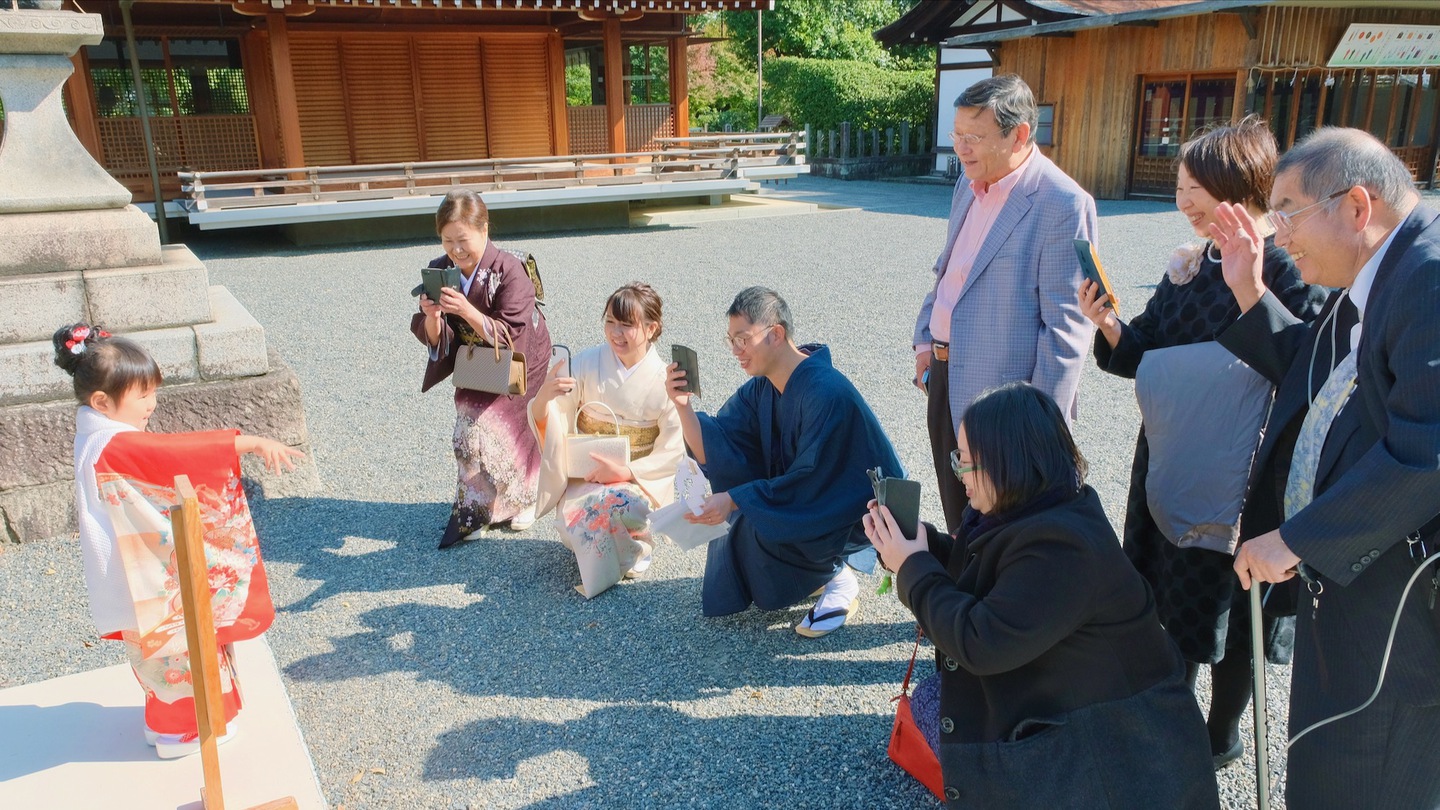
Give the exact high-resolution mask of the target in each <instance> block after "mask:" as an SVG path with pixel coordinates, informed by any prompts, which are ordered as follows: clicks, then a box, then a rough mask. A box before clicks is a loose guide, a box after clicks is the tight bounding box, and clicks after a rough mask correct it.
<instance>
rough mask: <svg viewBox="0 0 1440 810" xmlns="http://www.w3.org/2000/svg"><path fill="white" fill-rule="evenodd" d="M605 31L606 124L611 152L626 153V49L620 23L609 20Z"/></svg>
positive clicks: (605, 24) (606, 22)
mask: <svg viewBox="0 0 1440 810" xmlns="http://www.w3.org/2000/svg"><path fill="white" fill-rule="evenodd" d="M604 26H605V28H604V31H605V123H606V124H607V127H606V131H607V132H608V133H609V135H610V144H609V148H610V151H611V152H625V151H628V150H626V148H625V101H626V99H625V78H624V77H625V59H624V57H625V47H624V45H623V44H622V43H621V42H620V21H619V20H617V19H615V18H613V17H612V18H609V19H607V20H605V23H604Z"/></svg>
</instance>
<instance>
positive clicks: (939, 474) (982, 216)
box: [913, 75, 1096, 530]
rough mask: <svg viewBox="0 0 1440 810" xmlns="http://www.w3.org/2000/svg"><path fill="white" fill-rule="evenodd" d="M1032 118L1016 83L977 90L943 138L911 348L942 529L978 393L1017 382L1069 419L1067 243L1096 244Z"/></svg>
mask: <svg viewBox="0 0 1440 810" xmlns="http://www.w3.org/2000/svg"><path fill="white" fill-rule="evenodd" d="M1037 118H1038V112H1037V109H1036V106H1035V96H1034V95H1033V94H1032V93H1031V92H1030V88H1029V87H1028V86H1027V85H1026V84H1025V82H1023V81H1021V80H1020V77H1018V76H1015V75H1004V76H995V77H992V78H989V79H985V80H983V81H979V82H976V83H975V84H973V85H971V86H970V87H968V88H966V90H965V92H964V93H961V94H960V97H959V98H958V99H956V100H955V130H954V132H952V133H951V138H952V139H953V140H954V142H955V154H956V155H958V156H959V158H960V164H961V165H962V166H963V167H964V169H965V176H964V177H961V178H960V181H959V182H958V183H956V184H955V196H954V198H953V199H952V201H951V205H950V228H949V232H948V234H947V238H946V240H945V249H944V250H943V251H941V252H940V257H939V259H938V260H936V262H935V267H934V271H933V272H934V273H935V286H934V287H933V288H932V289H931V290H930V293H929V295H927V296H925V302H924V304H922V305H921V307H920V316H919V318H917V319H916V322H915V334H914V338H913V343H914V346H915V380H916V385H918V386H919V387H920V388H921V390H922V391H925V392H926V394H927V396H928V397H929V407H928V413H927V419H926V421H927V423H928V426H929V429H930V446H931V450H932V453H933V455H934V460H935V475H936V478H937V479H938V482H939V489H940V502H941V504H942V505H943V506H944V508H945V522H946V524H948V527H949V528H950V529H951V530H954V529H955V528H956V527H957V526H959V525H960V517H961V515H962V513H963V512H964V511H965V506H966V504H967V502H968V501H967V499H966V497H965V489H964V487H963V486H962V485H961V484H960V481H959V480H958V478H957V477H956V476H955V474H954V472H953V471H952V470H951V453H952V451H954V449H955V434H956V432H957V431H958V429H959V424H960V417H961V416H962V415H963V414H964V413H965V409H966V408H967V407H969V406H970V403H971V402H972V401H973V400H974V399H975V398H976V397H978V396H979V395H980V394H981V392H983V391H985V390H986V389H988V388H992V387H994V386H997V385H1000V384H1002V383H1006V382H1011V381H1013V380H1025V381H1028V382H1030V383H1032V384H1034V385H1035V386H1036V387H1037V388H1039V389H1040V390H1042V391H1044V392H1045V393H1047V394H1049V395H1050V396H1051V397H1052V398H1054V400H1055V402H1056V404H1058V405H1059V406H1060V409H1061V411H1063V412H1064V413H1065V415H1066V418H1067V419H1069V420H1073V419H1074V418H1075V412H1076V403H1077V401H1078V391H1079V386H1080V370H1081V367H1082V363H1081V360H1082V358H1083V357H1084V356H1085V354H1086V352H1087V351H1088V350H1089V345H1090V338H1091V333H1092V330H1093V328H1094V327H1093V326H1092V325H1091V324H1090V322H1089V321H1088V320H1086V319H1085V316H1084V315H1083V314H1082V313H1081V311H1080V307H1079V304H1078V303H1077V299H1076V295H1075V291H1076V289H1077V288H1078V287H1079V286H1080V278H1081V275H1080V263H1079V261H1078V259H1077V258H1076V256H1075V248H1074V244H1073V241H1072V240H1075V239H1088V240H1089V241H1091V242H1094V241H1096V240H1095V200H1094V199H1092V198H1091V197H1090V195H1089V194H1087V193H1086V192H1085V190H1084V189H1082V188H1080V186H1079V185H1077V184H1076V183H1075V181H1074V180H1072V179H1070V177H1069V176H1068V175H1066V174H1065V173H1064V172H1062V171H1060V169H1059V168H1058V167H1057V166H1056V165H1055V164H1054V163H1052V162H1050V159H1049V158H1047V157H1045V156H1044V155H1043V154H1041V153H1040V150H1039V149H1037V148H1036V146H1035V140H1034V131H1035V123H1036V119H1037Z"/></svg>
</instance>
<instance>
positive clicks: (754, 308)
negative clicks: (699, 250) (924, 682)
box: [669, 287, 904, 638]
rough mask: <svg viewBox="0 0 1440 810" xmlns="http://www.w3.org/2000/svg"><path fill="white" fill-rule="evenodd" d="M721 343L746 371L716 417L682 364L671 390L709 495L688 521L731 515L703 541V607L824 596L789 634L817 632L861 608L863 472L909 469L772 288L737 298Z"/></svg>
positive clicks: (865, 544) (866, 481) (866, 556)
mask: <svg viewBox="0 0 1440 810" xmlns="http://www.w3.org/2000/svg"><path fill="white" fill-rule="evenodd" d="M727 314H728V316H729V319H730V324H729V327H730V328H729V331H728V332H727V334H726V335H725V343H726V346H727V347H728V348H729V350H730V352H731V353H732V354H734V355H735V359H736V360H737V361H739V363H740V368H742V369H744V370H745V373H746V374H749V375H750V377H751V379H750V381H749V382H746V383H745V384H744V385H742V386H740V389H739V390H738V391H736V392H735V394H734V395H733V396H732V397H730V399H729V400H727V401H726V402H725V404H724V405H723V406H722V407H721V408H720V411H719V412H718V413H716V414H715V415H714V416H711V415H709V414H704V413H700V414H697V413H696V412H695V411H694V410H693V409H692V408H691V407H690V395H689V394H687V393H685V389H684V385H685V381H684V376H685V375H684V372H682V371H679V370H677V369H676V368H675V367H674V366H672V367H671V373H670V389H669V390H670V398H671V399H672V400H673V401H674V402H675V407H676V410H677V411H678V412H679V414H680V427H681V430H682V432H683V433H684V434H685V444H686V445H687V446H688V447H689V449H690V453H691V455H693V456H694V457H695V460H696V461H697V462H699V463H700V466H701V468H702V469H703V470H704V471H705V474H706V475H707V476H708V477H709V478H710V483H711V486H712V488H713V490H714V494H713V495H711V496H710V497H709V498H708V499H706V501H705V504H704V507H703V509H702V511H701V513H700V514H699V515H688V514H687V515H686V519H687V520H689V521H690V522H692V523H704V524H711V525H717V524H719V523H721V522H724V521H726V520H728V521H730V529H729V531H728V533H727V534H726V535H725V536H724V537H721V538H720V539H718V540H715V541H713V542H711V543H710V546H709V548H708V550H707V552H708V556H707V557H706V560H705V582H704V585H703V588H702V591H701V607H702V609H703V611H704V613H705V615H706V616H725V615H728V614H731V613H738V612H740V611H742V610H745V609H746V608H748V607H749V606H750V605H751V604H754V605H755V606H756V607H759V608H761V609H762V610H779V609H781V608H786V607H790V606H791V605H794V604H796V603H798V602H800V601H802V600H804V599H805V598H807V597H809V596H813V595H815V594H817V593H818V594H819V597H820V598H819V600H818V601H817V602H816V603H815V606H814V607H813V608H811V609H810V611H809V612H808V613H806V614H805V616H804V617H803V618H802V619H801V620H800V621H799V623H798V624H796V626H795V632H796V633H799V634H800V635H802V636H805V637H807V638H818V637H820V636H823V635H826V634H827V633H830V632H832V631H834V630H836V629H838V628H839V627H840V626H841V625H843V624H845V622H846V621H847V620H849V619H850V618H851V617H852V616H853V615H854V614H855V610H856V608H857V607H858V603H859V595H860V582H859V580H858V579H857V578H856V576H855V574H854V573H853V572H852V571H851V567H852V566H853V567H855V568H859V569H860V570H862V571H866V572H869V571H870V570H872V569H873V567H874V564H875V551H874V549H873V548H871V547H870V541H869V540H868V539H867V538H866V537H865V530H864V527H863V526H862V525H861V522H860V521H861V518H862V517H863V516H864V514H865V505H866V503H868V502H869V500H870V497H871V494H872V492H873V489H872V488H871V485H870V478H869V476H868V475H867V474H866V470H868V469H871V468H874V467H879V468H880V470H881V472H882V473H883V474H884V475H886V476H893V477H901V476H903V475H904V472H903V469H902V468H901V466H900V459H899V458H898V457H897V456H896V455H895V449H894V448H893V447H892V446H891V444H890V440H889V439H888V438H887V437H886V436H885V431H884V430H882V429H881V427H880V422H879V421H878V420H877V419H876V418H875V414H874V413H873V412H872V411H871V410H870V406H869V405H866V404H865V400H864V399H862V398H861V397H860V392H859V391H856V390H855V386H854V385H852V384H851V383H850V381H849V380H848V379H846V378H845V375H844V374H841V373H840V372H839V371H837V370H836V369H835V368H834V367H833V366H832V365H831V364H830V350H829V349H828V348H826V347H824V346H821V345H818V344H810V345H805V346H796V345H795V341H794V338H793V334H794V327H793V325H792V324H793V322H792V320H791V317H790V307H789V306H788V305H786V303H785V299H783V298H781V297H780V296H779V295H778V294H777V293H775V291H773V290H768V289H765V288H764V287H750V288H748V289H745V290H742V291H741V292H740V294H739V295H737V296H735V301H734V303H732V304H731V305H730V310H729V312H728V313H727Z"/></svg>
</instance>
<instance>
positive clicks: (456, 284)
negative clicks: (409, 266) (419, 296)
mask: <svg viewBox="0 0 1440 810" xmlns="http://www.w3.org/2000/svg"><path fill="white" fill-rule="evenodd" d="M420 281H421V286H422V287H424V292H425V297H426V298H429V299H430V300H431V301H433V302H435V303H437V304H438V303H440V291H441V290H443V289H445V288H446V287H449V288H450V289H452V290H458V289H460V268H458V267H422V268H420Z"/></svg>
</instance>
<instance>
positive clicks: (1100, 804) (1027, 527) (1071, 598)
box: [864, 382, 1219, 808]
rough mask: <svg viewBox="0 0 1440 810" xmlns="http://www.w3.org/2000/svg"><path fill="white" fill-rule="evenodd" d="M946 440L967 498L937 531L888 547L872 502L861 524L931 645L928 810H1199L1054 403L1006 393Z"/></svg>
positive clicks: (1166, 658) (1207, 786)
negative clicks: (933, 705)
mask: <svg viewBox="0 0 1440 810" xmlns="http://www.w3.org/2000/svg"><path fill="white" fill-rule="evenodd" d="M957 439H958V449H957V450H956V451H955V453H954V455H953V469H954V473H955V475H956V476H957V477H958V478H959V479H960V481H961V483H962V484H963V485H964V487H965V491H966V495H967V496H968V497H969V499H970V505H969V507H968V508H967V509H966V511H965V515H964V518H963V520H962V522H961V526H960V528H959V529H957V530H956V532H955V535H954V536H953V537H952V536H949V535H946V534H943V533H941V532H939V531H937V530H936V529H935V528H934V527H933V526H930V525H928V524H926V525H925V526H924V530H923V532H922V534H923V536H922V537H920V538H916V539H910V538H906V537H905V536H903V535H902V534H901V532H900V530H899V528H898V527H897V525H896V523H895V520H894V518H893V517H892V516H891V515H890V512H889V510H888V509H886V508H884V507H877V506H876V505H875V503H874V502H873V501H872V502H871V504H870V510H869V512H868V514H866V516H865V519H864V523H865V533H866V535H867V536H868V537H869V538H870V540H871V542H872V543H874V544H875V548H876V550H877V551H878V552H879V553H880V557H881V559H882V560H883V562H884V563H885V566H886V567H887V568H889V569H890V570H892V571H895V572H896V591H897V593H898V594H899V597H900V601H901V602H902V603H904V604H905V606H906V607H908V608H909V609H910V610H911V611H912V612H913V613H914V614H915V618H916V620H917V621H918V622H919V623H920V628H921V629H922V630H923V631H924V632H925V635H926V636H928V637H929V638H930V640H931V641H932V642H934V644H935V663H936V667H937V670H938V675H939V678H938V680H939V684H938V692H939V707H938V710H937V711H936V712H935V713H934V714H928V713H927V712H925V711H923V710H922V711H918V712H917V716H916V718H915V719H916V723H917V724H918V725H920V726H921V728H922V730H925V729H926V727H927V726H928V727H930V728H931V729H934V728H935V727H936V726H938V731H937V732H932V733H927V737H931V738H932V739H935V740H936V743H937V744H936V749H937V755H938V757H939V760H940V768H941V772H942V774H943V776H944V781H945V790H944V794H945V800H946V806H947V807H951V808H959V807H977V808H979V807H987V808H993V807H1009V808H1018V807H1085V808H1108V807H1113V808H1133V807H1165V808H1214V807H1217V806H1218V804H1219V795H1218V793H1217V790H1216V785H1215V778H1214V774H1213V771H1212V770H1211V768H1210V758H1209V756H1208V750H1209V749H1208V746H1207V745H1206V742H1205V733H1204V722H1203V720H1202V718H1201V716H1200V712H1199V710H1198V709H1197V708H1196V706H1195V701H1194V698H1192V697H1191V694H1190V691H1189V690H1188V689H1187V688H1186V686H1185V680H1184V674H1185V668H1184V664H1183V662H1182V661H1181V660H1180V656H1179V654H1178V653H1177V652H1176V651H1175V649H1174V645H1172V644H1171V643H1170V639H1169V638H1168V637H1167V636H1166V634H1165V630H1164V628H1162V627H1161V626H1160V623H1159V621H1158V620H1157V619H1156V617H1155V600H1154V598H1153V596H1152V595H1151V593H1150V589H1149V588H1147V587H1146V585H1145V582H1144V580H1142V579H1141V578H1140V575H1139V574H1138V573H1136V571H1135V569H1134V567H1133V566H1131V565H1130V564H1129V563H1128V562H1127V561H1126V559H1125V555H1124V552H1122V551H1121V549H1120V544H1119V542H1117V540H1116V538H1115V532H1114V530H1113V529H1112V528H1110V522H1109V520H1108V519H1107V518H1106V517H1105V511H1104V509H1103V508H1101V505H1100V499H1099V497H1098V496H1097V495H1096V494H1095V490H1093V489H1091V488H1090V487H1089V486H1086V485H1085V483H1084V474H1085V461H1084V459H1083V458H1082V457H1081V456H1080V452H1079V450H1078V449H1076V447H1075V442H1074V440H1073V439H1072V438H1071V436H1070V431H1069V429H1068V428H1067V427H1066V425H1065V419H1064V416H1063V415H1062V414H1061V413H1060V409H1059V408H1058V407H1057V406H1056V405H1055V403H1054V401H1053V400H1051V399H1050V397H1049V396H1047V395H1046V394H1045V393H1043V392H1041V391H1040V390H1039V389H1037V388H1035V387H1034V386H1032V385H1030V384H1029V383H1023V382H1021V383H1010V384H1008V385H1004V386H1001V387H999V388H995V389H991V390H990V391H987V392H986V393H984V394H982V395H981V396H980V397H979V398H978V399H976V400H975V402H974V403H972V404H971V405H970V407H969V408H968V409H967V410H966V411H965V415H964V416H963V417H962V418H961V422H960V429H959V431H958V434H957ZM932 683H933V682H932ZM919 691H920V690H919V689H917V693H918V692H919ZM922 702H923V701H921V699H920V696H919V695H918V694H917V696H916V698H915V703H912V706H914V705H915V704H918V703H922ZM936 715H938V716H936Z"/></svg>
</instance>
